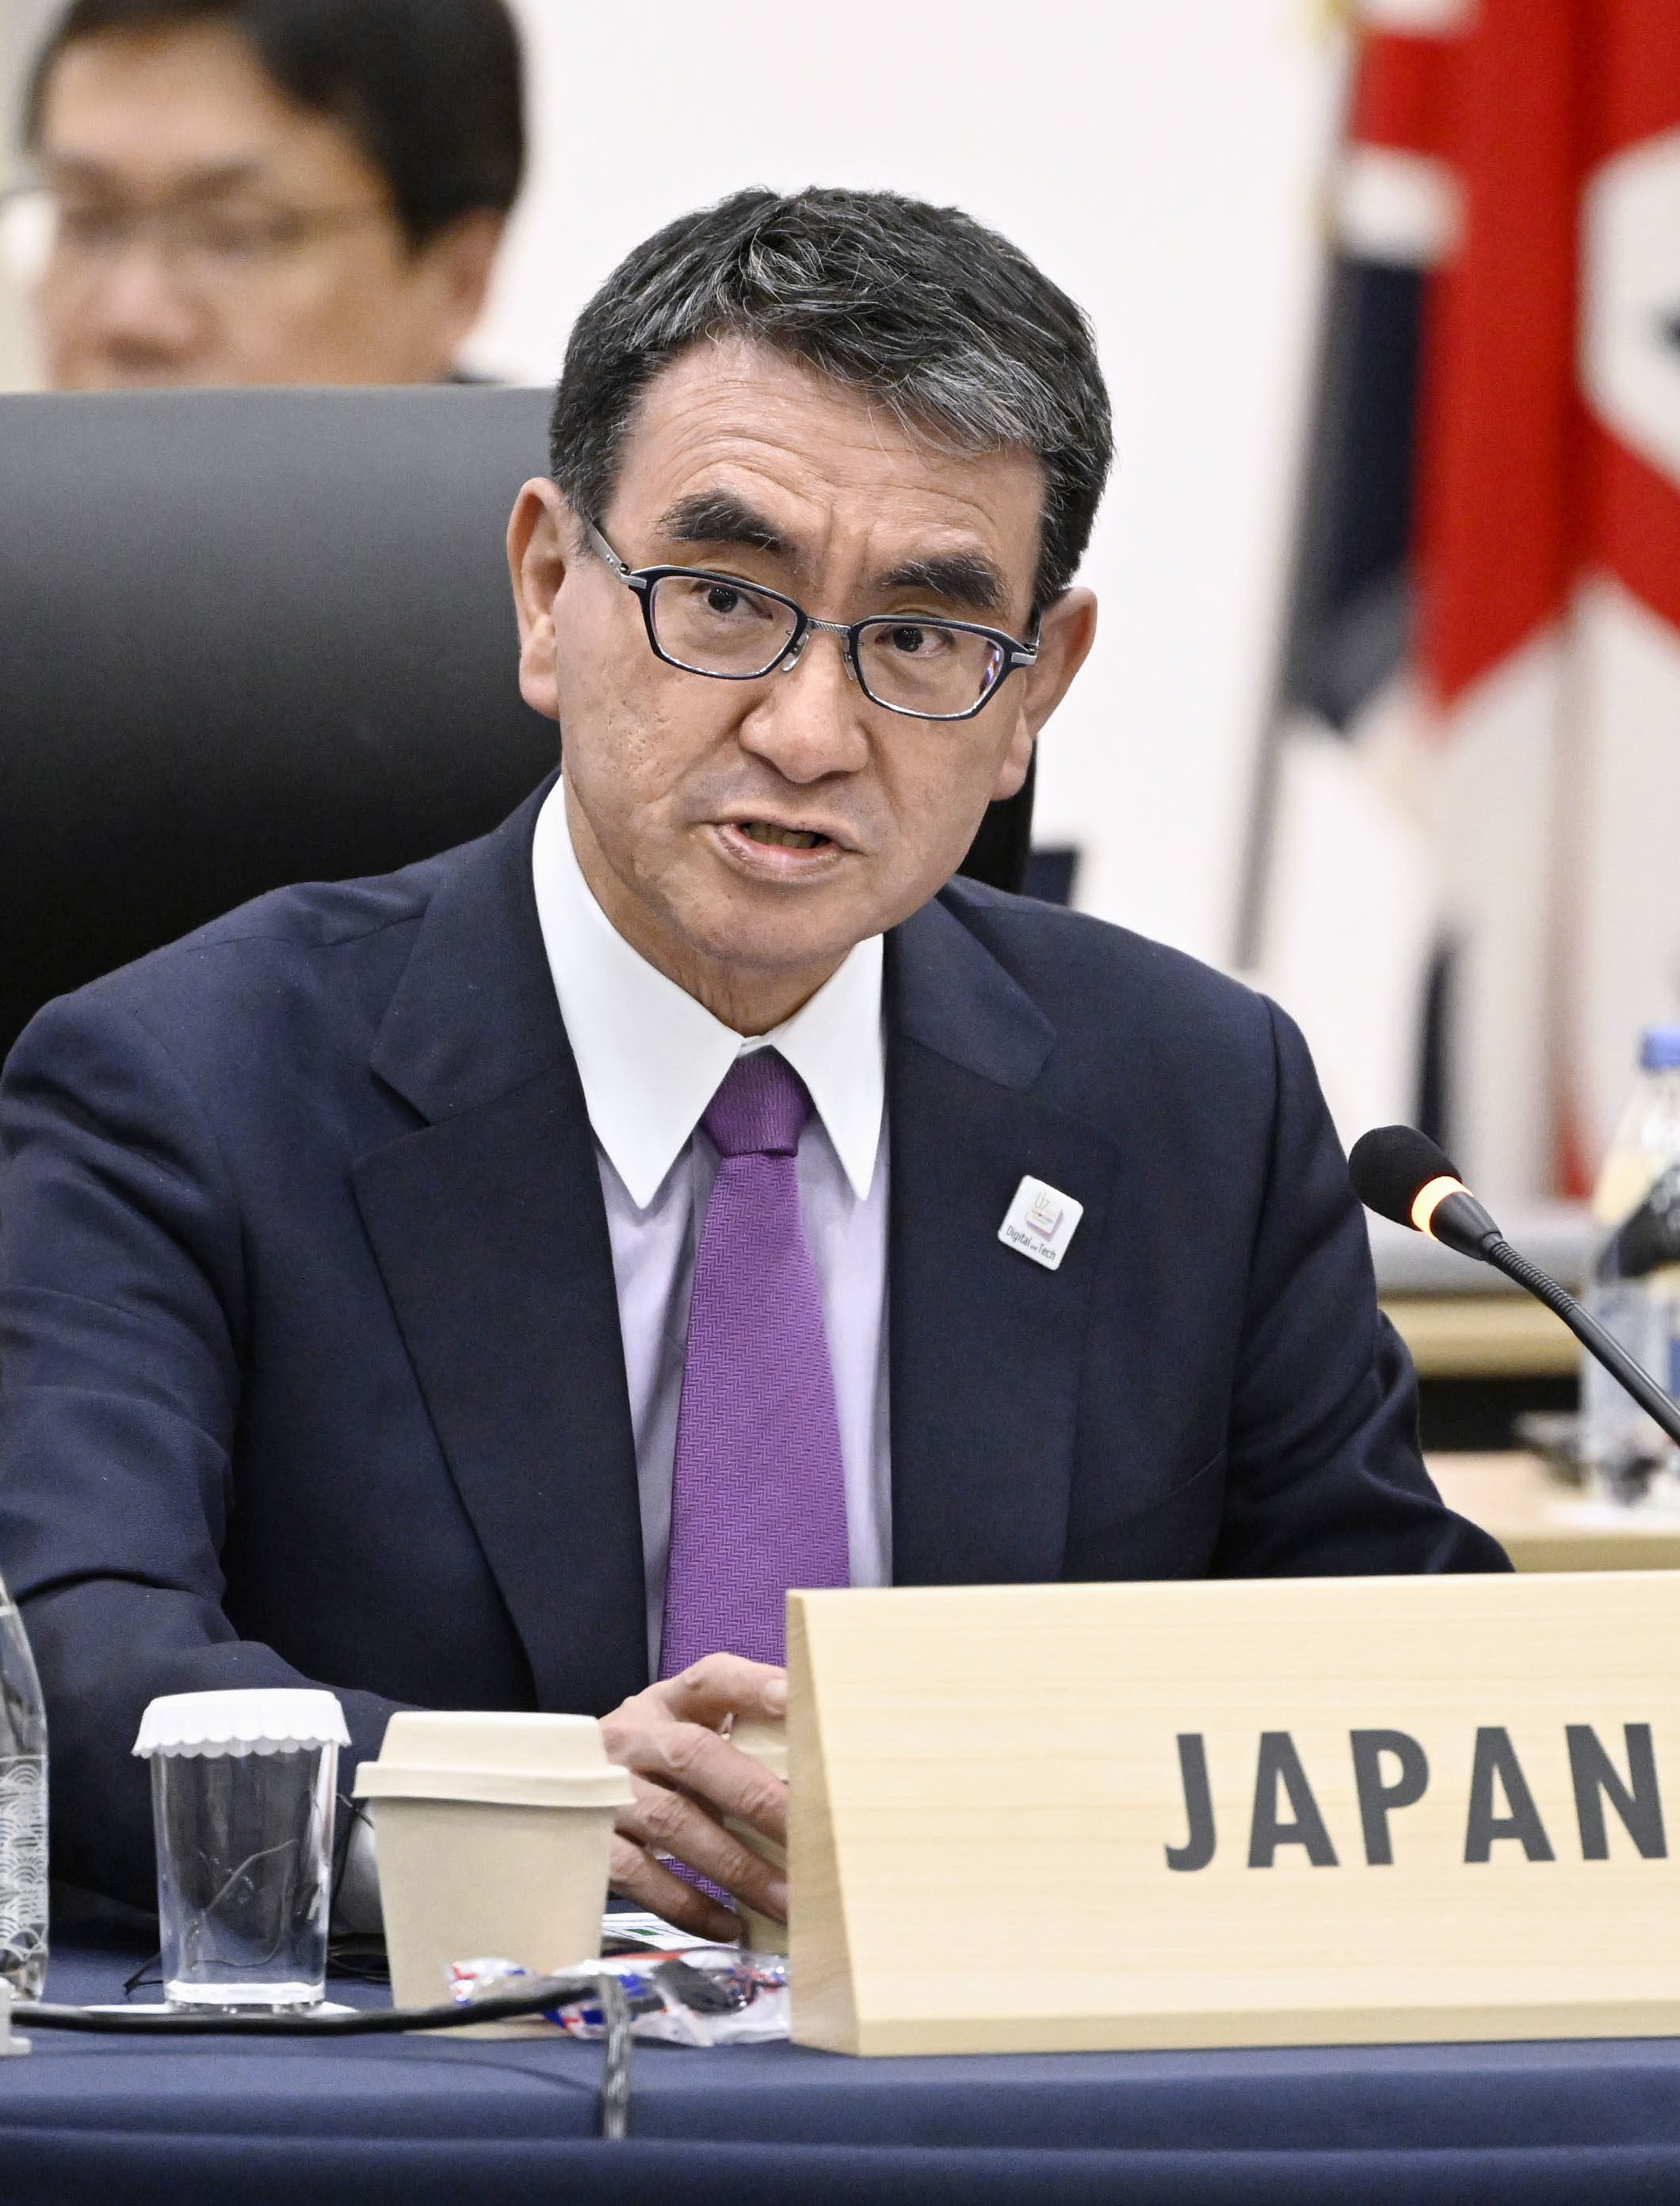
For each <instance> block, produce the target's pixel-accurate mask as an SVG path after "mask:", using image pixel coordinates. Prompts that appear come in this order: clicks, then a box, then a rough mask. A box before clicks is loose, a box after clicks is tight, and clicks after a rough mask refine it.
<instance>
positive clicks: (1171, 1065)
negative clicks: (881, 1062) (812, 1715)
mask: <svg viewBox="0 0 1680 2206" xmlns="http://www.w3.org/2000/svg"><path fill="white" fill-rule="evenodd" d="M536 812H537V800H535V799H533V800H532V802H529V803H527V805H526V806H524V807H523V808H521V811H520V812H518V813H517V814H515V816H514V817H513V818H512V819H511V820H509V822H508V823H507V824H506V826H503V828H501V829H499V830H498V831H497V832H496V833H494V834H492V835H491V836H490V837H488V838H486V839H485V840H484V841H482V842H480V843H476V844H468V845H467V846H466V847H465V848H463V849H462V850H456V851H453V852H450V853H449V854H448V855H446V856H443V857H440V858H438V859H435V860H432V861H429V862H426V863H424V864H422V865H420V866H417V867H412V868H410V869H408V871H406V872H404V873H397V874H394V875H391V876H390V877H388V878H385V879H375V880H371V881H366V882H362V883H354V884H349V885H342V886H337V887H311V888H301V889H296V890H290V891H281V892H280V893H278V894H277V895H274V896H271V897H265V898H264V899H262V900H261V901H260V902H259V903H255V904H253V905H250V906H247V908H245V909H243V910H242V911H240V912H236V913H235V914H234V915H231V916H230V917H229V918H228V919H225V920H223V921H218V922H217V923H216V924H215V925H214V926H212V927H209V928H206V929H205V930H204V931H203V932H201V933H199V934H197V935H194V936H192V937H189V938H188V939H187V940H186V941H184V942H182V943H181V944H178V945H176V946H174V947H173V948H170V949H169V950H166V951H161V952H159V953H158V954H157V955H155V956H153V957H148V958H146V959H144V960H143V961H142V962H141V963H139V964H138V965H134V966H132V967H129V968H128V969H126V970H125V971H123V972H121V973H119V974H116V975H113V976H111V977H110V978H109V979H107V980H105V981H99V982H98V983H96V984H94V985H93V986H92V987H90V988H87V989H85V990H83V991H82V992H80V993H79V994H78V995H75V996H73V997H70V998H68V999H63V1000H62V1001H61V1002H60V1003H59V1004H57V1005H53V1006H51V1007H50V1008H49V1009H48V1010H47V1011H45V1012H44V1013H43V1014H42V1015H41V1016H40V1017H39V1018H38V1019H37V1021H36V1022H35V1023H34V1024H33V1027H32V1028H30V1029H29V1031H28V1032H27V1034H26V1035H25V1037H24V1039H23V1040H22V1041H21V1043H20V1044H19V1046H18V1047H17V1050H16V1051H15V1054H14V1056H13V1058H12V1059H11V1061H10V1064H9V1069H8V1073H7V1079H6V1089H5V1107H4V1139H5V1151H6V1155H7V1157H8V1159H9V1168H8V1171H7V1174H6V1178H5V1180H4V1196H3V1231H4V1243H3V1261H4V1279H5V1284H6V1301H5V1316H6V1330H5V1333H4V1336H3V1345H0V1356H3V1359H4V1361H3V1367H0V1368H3V1376H4V1392H3V1397H0V1463H3V1479H0V1554H3V1556H4V1558H5V1569H6V1572H7V1575H8V1577H9V1582H10V1583H11V1586H12V1589H13V1590H14V1592H15V1594H16V1595H19V1596H20V1597H21V1601H22V1604H23V1609H24V1614H25V1617H26V1619H27V1628H28V1631H29V1632H30V1634H31V1637H32V1638H33V1642H34V1644H35V1646H36V1649H37V1650H38V1653H39V1655H40V1657H41V1659H42V1666H43V1669H44V1671H45V1675H46V1677H47V1678H48V1679H49V1680H50V1688H49V1690H50V1697H51V1724H52V1744H53V1794H54V1812H55V1815H56V1817H57V1819H58V1823H59V1827H60V1829H61V1830H62V1831H63V1832H64V1833H71V1834H74V1836H71V1837H69V1839H67V1841H66V1843H64V1844H63V1845H61V1847H60V1850H59V1852H58V1854H57V1857H56V1859H57V1863H58V1866H59V1868H60V1869H61V1871H62V1872H63V1873H67V1874H69V1875H74V1876H78V1877H80V1878H83V1879H86V1880H88V1881H92V1882H94V1883H96V1884H98V1885H101V1886H103V1887H105V1888H107V1889H110V1890H112V1891H116V1892H118V1893H125V1894H128V1895H129V1896H132V1897H134V1898H135V1899H141V1898H144V1897H145V1896H146V1892H147V1891H148V1889H149V1885H150V1879H151V1874H152V1872H151V1851H150V1849H151V1837H150V1829H149V1824H148V1821H147V1810H146V1787H145V1783H144V1779H143V1773H141V1771H140V1765H139V1764H137V1763H134V1762H133V1761H132V1760H131V1759H130V1756H129V1749H130V1747H131V1745H132V1743H133V1738H134V1729H135V1726H136V1724H137V1721H138V1719H139V1715H140V1710H141V1708H143V1707H144V1705H145V1703H146V1701H147V1700H149V1699H150V1698H151V1697H152V1695H154V1694H158V1693H164V1692H179V1691H185V1690H204V1689H209V1688H213V1687H219V1686H227V1685H235V1684H254V1685H264V1684H289V1683H291V1682H294V1681H295V1679H296V1678H299V1677H303V1678H310V1679H314V1680H319V1681H321V1682H323V1683H325V1684H330V1685H331V1686H332V1687H333V1688H334V1689H335V1690H337V1691H338V1693H339V1695H340V1697H341V1699H342V1700H343V1704H344V1708H345V1710H346V1713H347V1715H348V1717H349V1724H350V1729H351V1733H352V1738H353V1741H354V1744H353V1746H352V1748H351V1750H350V1753H349V1756H347V1762H349V1763H351V1764H354V1762H355V1761H356V1760H358V1759H360V1758H363V1757H366V1756H372V1754H373V1753H374V1752H376V1751H377V1749H378V1744H379V1740H380V1738H381V1735H382V1732H383V1730H384V1723H385V1720H386V1718H387V1716H388V1715H389V1714H390V1710H391V1708H393V1706H395V1705H396V1704H398V1703H402V1702H420V1703H424V1704H429V1705H433V1706H441V1707H463V1708H473V1707H485V1708H494V1707H508V1708H531V1707H537V1708H556V1709H584V1710H592V1711H605V1710H606V1709H607V1708H611V1707H612V1706H613V1705H614V1704H616V1703H617V1702H619V1701H620V1700H622V1699H623V1697H624V1696H627V1695H628V1694H629V1693H631V1692H633V1691H634V1690H638V1689H639V1687H640V1685H641V1684H643V1683H644V1682H645V1681H646V1673H647V1649H646V1639H645V1631H644V1614H643V1586H642V1571H641V1559H640V1530H639V1524H638V1515H637V1486H636V1465H635V1459H634V1450H633V1446H632V1440H631V1431H630V1424H629V1410H628V1405H627V1401H626V1395H625V1381H624V1374H623V1358H622V1355H621V1350H620V1342H619V1333H618V1324H617V1308H616V1305H615V1301H614V1290H613V1279H612V1272H611V1258H610V1253H609V1249H608V1244H607V1235H606V1228H605V1216H604V1212H603V1207H602V1197H601V1190H600V1185H599V1178H598V1174H597V1169H596V1161H595V1155H594V1149H593V1142H592V1139H591V1135H590V1130H589V1126H588V1124H587V1119H586V1117H585V1113H584V1110H583V1104H582V1097H581V1089H580V1086H579V1082H578V1076H577V1072H576V1070H575V1064H574V1063H573V1061H572V1058H571V1056H570V1053H569V1049H568V1046H567V1040H566V1035H565V1033H564V1030H563V1027H562V1025H561V1022H560V1019H559V1016H558V1013H557V1007H556V1004H555V999H554V994H553V990H552V987H551V981H550V977H549V973H548V969H547V967H546V965H545V957H544V951H543V945H542V940H541V937H540V934H539V927H538V920H537V914H536V909H535V903H534V900H533V890H532V881H531V873H530V844H531V838H532V832H533V822H534V820H535V817H536ZM885 1005H886V1064H887V1083H888V1117H889V1124H890V1126H891V1140H892V1177H891V1225H890V1279H891V1366H890V1374H891V1375H890V1392H891V1432H892V1456H893V1494H892V1571H893V1577H894V1579H895V1581H896V1582H897V1583H902V1584H927V1583H997V1582H1004V1581H1030V1580H1038V1579H1056V1578H1095V1579H1102V1578H1149V1577H1195V1576H1200V1575H1202V1574H1204V1573H1213V1574H1216V1575H1218V1574H1223V1575H1231V1576H1242V1575H1254V1574H1274V1573H1282V1574H1290V1573H1296V1574H1301V1573H1315V1572H1361V1571H1395V1570H1433V1569H1488V1568H1496V1567H1498V1565H1499V1561H1500V1558H1499V1555H1498V1549H1497V1548H1496V1547H1494V1546H1493V1544H1492V1542H1491V1541H1488V1540H1487V1539H1486V1538H1485V1537H1484V1535H1481V1534H1480V1533H1479V1532H1477V1531H1475V1530H1474V1529H1472V1528H1471V1527H1470V1526H1469V1525H1468V1524H1466V1523H1463V1522H1462V1521H1461V1520H1459V1519H1458V1518H1457V1517H1453V1516H1452V1515H1451V1514H1450V1513H1449V1512H1448V1511H1446V1510H1445V1507H1444V1506H1443V1505H1441V1503H1440V1502H1439V1500H1438V1499H1436V1497H1435V1496H1434V1494H1433V1492H1432V1490H1431V1488H1430V1487H1429V1483H1428V1481H1427V1477H1426V1476H1425V1473H1424V1471H1423V1468H1422V1464H1421V1460H1420V1458H1419V1457H1418V1454H1417V1451H1416V1444H1415V1401H1414V1387H1413V1380H1412V1376H1411V1373H1410V1369H1409V1365H1408V1362H1407V1360H1406V1357H1405V1354H1404V1351H1403V1349H1402V1348H1401V1346H1400V1345H1399V1343H1398V1341H1397V1338H1396V1336H1395V1335H1394V1334H1393V1333H1392V1332H1391V1330H1390V1328H1389V1327H1388V1326H1387V1324H1386V1322H1385V1321H1383V1320H1382V1319H1381V1318H1380V1317H1379V1315H1378V1313H1377V1311H1376V1308H1375V1303H1374V1299H1373V1285H1372V1279H1371V1271H1370V1264H1369V1259H1368V1255H1367V1245H1366V1239H1365V1231H1364V1226H1363V1224H1362V1221H1361V1214H1360V1213H1359V1210H1358V1208H1357V1206H1356V1205H1355V1202H1354V1201H1353V1199H1352V1196H1351V1195H1350V1193H1349V1188H1348V1182H1347V1175H1346V1172H1345V1169H1344V1166H1343V1161H1342V1157H1341V1154H1340V1151H1339V1149H1338V1148H1337V1142H1336V1138H1335V1136H1334V1133H1333V1131H1332V1130H1331V1124H1330V1121H1329V1118H1328V1117H1327V1115H1326V1111H1325V1107H1324V1105H1323V1102H1322V1100H1321V1099H1320V1094H1319V1090H1318V1088H1317V1084H1316V1082H1315V1080H1314V1075H1313V1072H1312V1070H1311V1067H1310V1064H1309V1063H1308V1058H1307V1053H1306V1051H1305V1048H1304V1046H1303V1045H1302V1041H1301V1039H1300V1037H1299V1035H1298V1034H1297V1033H1296V1030H1295V1028H1293V1027H1292V1026H1291V1025H1290V1023H1289V1022H1288V1021H1287V1020H1286V1019H1285V1018H1284V1017H1282V1016H1281V1014H1279V1013H1278V1011H1276V1010H1275V1009H1274V1008H1273V1007H1272V1006H1271V1005H1268V1004H1267V1003H1266V1001H1265V1000H1264V999H1261V998H1260V997H1257V996H1254V995H1253V994H1251V993H1248V991H1247V990H1246V989H1244V988H1242V987H1239V986H1238V985H1236V983H1234V982H1232V981H1227V980H1224V979H1222V978H1220V977H1219V976H1218V975H1215V974H1214V973H1212V972H1211V971H1208V970H1206V969H1204V968H1202V967H1201V966H1200V965H1197V964H1195V963H1193V962H1192V961H1190V960H1189V959H1187V958H1185V957H1181V956H1178V955H1177V954H1175V953H1174V952H1172V951H1168V950H1165V949H1163V948H1161V947H1160V946H1159V945H1155V944H1153V943H1150V942H1147V941H1145V940H1143V939H1140V938H1138V937H1136V936H1134V935H1130V934H1128V933H1123V932H1121V931H1119V930H1117V929H1115V928H1112V927H1106V926H1103V925H1100V924H1099V923H1097V922H1095V921H1091V920H1087V919H1084V918H1081V917H1078V916H1075V915H1070V914H1068V913H1065V912H1062V911H1058V910H1055V909H1051V908H1050V907H1048V906H1041V905H1036V904H1033V903H1026V902H1022V901H1019V900H1016V899H1015V898H1011V897H1005V896H1002V895H1000V894H998V893H997V892H996V891H987V890H983V889H980V888H978V887H975V886H973V885H965V884H963V883H961V882H955V883H953V884H952V885H950V887H948V888H947V889H946V890H945V891H944V892H943V894H942V895H941V896H940V897H938V899H937V900H936V901H935V902H934V903H932V904H931V905H929V906H927V907H926V908H925V909H923V910H921V911H920V912H919V913H917V914H916V915H914V917H913V918H912V919H910V920H909V921H906V922H905V923H904V924H903V926H901V927H897V929H895V930H894V931H893V932H892V933H891V935H890V936H889V938H888V941H887V949H886V981H885ZM1093 1006H1100V1007H1101V1012H1102V1016H1101V1017H1093V1015H1092V1013H1093ZM253 1065H260V1066H261V1067H262V1068H263V1070H264V1073H265V1077H264V1078H263V1079H262V1080H261V1081H260V1082H253V1081H252V1080H251V1078H250V1077H249V1075H250V1071H251V1068H252V1067H253ZM1028 1172H1030V1173H1032V1174H1034V1175H1035V1176H1036V1177H1038V1178H1041V1179H1044V1180H1046V1181H1048V1182H1049V1183H1051V1184H1052V1185H1053V1186H1055V1187H1057V1188H1058V1189H1062V1190H1063V1192H1064V1193H1067V1194H1069V1195H1073V1196H1074V1197H1075V1199H1077V1200H1078V1201H1081V1202H1082V1203H1083V1204H1084V1205H1085V1215H1084V1218H1083V1219H1082V1220H1081V1224H1080V1225H1079V1227H1078V1229H1077V1231H1076V1233H1075V1237H1074V1238H1073V1241H1072V1243H1071V1244H1070V1245H1069V1249H1068V1252H1067V1255H1066V1257H1065V1260H1064V1261H1063V1265H1062V1267H1061V1268H1060V1269H1059V1270H1058V1271H1056V1272H1051V1271H1047V1270H1045V1269H1043V1268H1041V1267H1040V1266H1038V1265H1037V1264H1035V1263H1033V1262H1031V1261H1028V1260H1027V1259H1026V1258H1024V1257H1022V1255H1019V1254H1018V1253H1016V1251H1015V1250H1013V1249H1010V1248H1007V1247H1005V1246H1004V1245H1003V1244H1002V1243H1000V1242H999V1241H998V1226H999V1225H1000V1223H1001V1221H1002V1219H1003V1217H1004V1212H1005V1210H1006V1209H1007V1207H1008V1206H1009V1204H1010V1199H1011V1197H1012V1196H1013V1195H1014V1192H1015V1189H1016V1185H1017V1183H1018V1182H1019V1180H1020V1178H1022V1174H1023V1173H1028ZM72 1319H74V1323H72V1322H71V1320H72Z"/></svg>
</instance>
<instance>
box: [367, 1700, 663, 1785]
mask: <svg viewBox="0 0 1680 2206" xmlns="http://www.w3.org/2000/svg"><path fill="white" fill-rule="evenodd" d="M352 1789H353V1790H354V1792H355V1793H356V1795H357V1796H358V1797H359V1798H362V1799H368V1800H479V1801H485V1802H490V1803H495V1804H501V1805H505V1806H509V1807H517V1806H528V1807H537V1808H624V1807H628V1806H629V1804H630V1802H631V1800H632V1799H633V1798H634V1797H635V1796H634V1792H632V1790H631V1786H630V1776H629V1771H628V1770H626V1769H621V1768H619V1767H618V1765H617V1763H616V1762H609V1761H608V1760H607V1752H606V1744H605V1741H604V1740H603V1738H602V1737H601V1727H600V1726H599V1723H597V1722H596V1720H595V1719H594V1717H593V1716H565V1715H547V1714H531V1713H529V1712H527V1711H525V1710H521V1709H506V1708H497V1709H489V1710H484V1711H474V1710H464V1709H438V1708H400V1709H399V1710H398V1711H397V1713H396V1714H395V1715H394V1716H393V1717H392V1718H391V1720H390V1722H389V1723H388V1724H387V1725H386V1726H385V1736H384V1743H383V1744H381V1746H380V1749H379V1758H378V1761H377V1762H363V1763H362V1764H361V1765H360V1768H358V1770H357V1771H356V1781H355V1784H354V1787H353V1788H352Z"/></svg>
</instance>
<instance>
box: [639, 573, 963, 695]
mask: <svg viewBox="0 0 1680 2206" xmlns="http://www.w3.org/2000/svg"><path fill="white" fill-rule="evenodd" d="M649 614H650V617H651V618H652V623H653V632H654V635H656V636H657V637H658V643H659V648H660V650H661V651H663V652H664V653H666V655H667V656H668V657H669V658H671V659H676V661H677V662H678V664H679V665H683V666H686V667H689V668H691V669H692V670H693V671H694V672H695V673H697V674H721V675H729V676H733V677H736V679H737V680H741V679H747V678H750V677H752V676H754V675H758V674H767V673H768V672H769V671H770V670H771V667H773V666H774V665H776V663H777V660H778V659H780V658H781V657H782V655H783V653H784V652H785V651H786V650H787V648H788V646H789V643H790V642H791V641H793V635H794V630H795V628H796V627H797V626H798V620H797V617H796V616H795V613H794V611H793V609H792V607H791V606H789V605H783V603H782V602H781V600H780V599H777V598H772V597H770V596H767V595H766V594H765V593H762V592H760V591H758V590H755V589H754V588H753V587H752V586H751V585H750V584H749V583H735V582H725V581H718V580H715V579H708V578H707V577H706V576H703V575H661V576H660V578H659V579H658V581H657V582H655V583H654V585H653V590H652V603H651V605H650V606H649ZM857 657H858V674H859V676H860V678H861V681H862V683H863V687H864V689H865V690H866V691H867V693H868V695H870V696H871V697H873V699H874V700H875V701H876V703H877V704H879V705H893V706H897V707H898V708H899V710H900V711H901V712H914V713H918V714H921V715H924V716H926V717H927V718H936V719H937V718H947V717H950V716H954V715H956V714H957V713H961V712H969V711H971V710H972V709H973V707H974V706H976V705H978V704H979V703H980V701H981V699H982V698H984V697H985V696H986V693H987V692H988V690H990V689H991V688H992V684H993V683H995V682H996V681H997V679H998V675H999V673H1000V672H1001V671H1002V668H1003V657H1004V654H1003V653H1002V651H1001V649H1000V648H999V647H998V645H997V644H995V643H994V642H992V640H991V639H990V638H989V637H987V636H985V635H973V634H971V633H970V632H969V631H968V629H960V628H944V627H941V626H940V625H939V624H938V623H937V622H934V621H928V620H918V619H909V618H906V617H903V615H897V616H894V615H884V616H883V617H881V618H880V619H879V620H873V621H868V622H866V623H865V624H864V626H863V629H862V631H861V634H860V635H859V637H858V647H857Z"/></svg>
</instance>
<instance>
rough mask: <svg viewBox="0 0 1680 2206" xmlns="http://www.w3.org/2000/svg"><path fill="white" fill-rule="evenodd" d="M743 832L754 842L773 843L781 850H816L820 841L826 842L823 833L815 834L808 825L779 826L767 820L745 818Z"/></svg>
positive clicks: (742, 825) (742, 824)
mask: <svg viewBox="0 0 1680 2206" xmlns="http://www.w3.org/2000/svg"><path fill="white" fill-rule="evenodd" d="M741 832H742V834H743V835H746V836H748V837H749V838H751V840H752V841H754V843H771V844H774V845H775V846H776V848H777V850H815V849H816V847H817V845H818V844H819V843H822V842H825V841H826V840H827V838H826V837H825V836H823V835H813V833H812V832H810V830H809V829H808V828H806V827H777V826H772V825H771V822H770V821H769V820H742V823H741Z"/></svg>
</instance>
